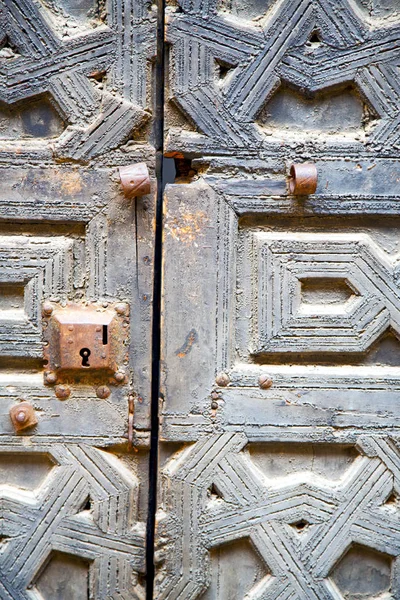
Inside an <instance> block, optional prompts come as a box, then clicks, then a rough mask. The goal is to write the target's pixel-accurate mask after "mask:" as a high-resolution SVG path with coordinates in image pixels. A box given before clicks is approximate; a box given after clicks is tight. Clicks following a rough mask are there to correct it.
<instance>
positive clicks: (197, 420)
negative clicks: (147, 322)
mask: <svg viewBox="0 0 400 600" xmlns="http://www.w3.org/2000/svg"><path fill="white" fill-rule="evenodd" d="M249 4H250V5H251V6H249ZM389 4H390V3H386V4H385V3H383V2H370V3H360V4H356V3H355V2H350V1H347V0H341V1H340V2H331V1H330V0H304V1H298V2H297V1H296V2H292V1H290V2H289V1H281V2H269V3H263V4H262V6H261V5H260V3H257V2H251V3H247V2H246V3H244V2H218V3H216V2H191V1H188V2H186V1H184V0H182V2H179V8H173V7H170V9H169V17H168V24H167V41H168V45H169V68H168V81H167V86H168V90H169V96H168V99H167V104H166V118H167V128H166V142H165V143H166V149H167V154H168V155H170V156H175V157H176V156H178V158H177V160H176V163H177V167H178V179H177V181H176V183H175V184H173V185H169V186H167V188H166V192H165V223H164V269H163V309H162V310H163V332H162V357H161V359H162V363H161V364H162V370H161V374H162V404H161V415H162V416H161V426H160V437H161V442H160V446H161V456H162V458H163V459H162V461H161V462H160V499H159V508H160V512H159V519H158V544H159V559H160V562H159V565H158V592H157V594H158V595H157V597H158V598H168V599H171V600H172V599H177V598H181V599H182V600H183V599H185V600H186V599H188V598H215V599H217V598H218V599H219V600H222V599H226V600H228V599H229V600H233V599H234V598H235V599H236V598H237V599H239V598H244V597H245V598H263V599H267V598H268V599H270V600H275V599H277V598H279V599H283V598H287V599H289V598H290V599H292V600H294V599H295V598H296V599H297V598H298V599H299V600H300V599H303V598H310V599H311V598H312V599H315V600H321V599H341V598H348V599H356V598H361V597H363V598H375V597H378V596H381V595H382V597H388V598H397V597H398V596H399V594H400V591H399V589H398V585H399V584H398V574H397V571H398V556H399V553H400V548H399V526H398V519H397V510H398V494H399V492H400V488H399V485H400V480H399V471H398V466H399V464H400V463H399V459H400V438H399V433H400V431H399V428H398V425H399V416H400V413H399V397H400V396H399V373H400V371H399V348H400V345H399V339H400V338H399V335H400V330H399V325H398V320H397V310H398V308H399V285H398V277H397V264H398V252H399V247H398V227H399V224H400V223H399V221H398V201H399V193H398V188H397V180H398V177H399V167H398V160H397V156H398V146H397V139H398V135H399V125H398V114H397V113H398V111H397V109H396V108H394V104H393V102H395V98H397V94H398V84H397V75H396V73H397V68H398V53H397V50H396V42H395V40H397V39H398V37H399V35H400V28H399V17H398V10H397V8H396V6H395V5H394V4H396V3H394V4H393V3H392V4H390V5H389ZM178 115H179V116H178ZM303 162H312V163H315V165H316V168H317V172H318V185H317V189H316V193H315V194H311V195H306V196H304V195H303V196H296V195H293V194H291V193H290V192H289V187H288V176H289V172H290V166H291V164H293V163H303Z"/></svg>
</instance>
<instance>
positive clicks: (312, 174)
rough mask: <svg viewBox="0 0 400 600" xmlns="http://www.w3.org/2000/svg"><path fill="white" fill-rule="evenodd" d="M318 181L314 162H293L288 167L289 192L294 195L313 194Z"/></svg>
mask: <svg viewBox="0 0 400 600" xmlns="http://www.w3.org/2000/svg"><path fill="white" fill-rule="evenodd" d="M317 183H318V172H317V167H316V166H315V164H314V163H299V164H293V165H291V167H290V177H289V192H290V193H291V194H293V195H295V196H308V195H309V194H315V192H316V190H317Z"/></svg>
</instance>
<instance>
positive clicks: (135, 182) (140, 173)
mask: <svg viewBox="0 0 400 600" xmlns="http://www.w3.org/2000/svg"><path fill="white" fill-rule="evenodd" d="M119 176H120V179H121V184H122V189H123V191H124V195H125V197H126V198H134V197H135V196H145V195H146V194H150V174H149V170H148V168H147V165H146V163H136V164H134V165H127V166H124V167H119Z"/></svg>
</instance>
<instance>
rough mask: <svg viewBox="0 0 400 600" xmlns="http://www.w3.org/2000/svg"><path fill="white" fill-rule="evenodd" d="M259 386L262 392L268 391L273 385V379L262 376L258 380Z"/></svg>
mask: <svg viewBox="0 0 400 600" xmlns="http://www.w3.org/2000/svg"><path fill="white" fill-rule="evenodd" d="M258 385H259V386H260V388H261V389H262V390H268V388H270V387H271V385H272V379H271V378H270V377H268V375H261V376H260V377H259V378H258Z"/></svg>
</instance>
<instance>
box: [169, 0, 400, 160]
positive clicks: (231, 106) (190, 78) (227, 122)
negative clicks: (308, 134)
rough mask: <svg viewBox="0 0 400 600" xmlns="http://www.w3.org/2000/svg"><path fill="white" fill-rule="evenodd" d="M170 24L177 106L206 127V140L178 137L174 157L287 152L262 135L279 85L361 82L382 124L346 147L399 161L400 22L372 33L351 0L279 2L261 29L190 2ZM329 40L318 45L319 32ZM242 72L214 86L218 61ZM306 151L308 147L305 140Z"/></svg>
mask: <svg viewBox="0 0 400 600" xmlns="http://www.w3.org/2000/svg"><path fill="white" fill-rule="evenodd" d="M181 7H182V11H183V12H178V13H177V14H176V15H174V16H172V17H171V18H170V21H169V25H168V31H167V35H168V40H169V41H170V43H171V44H172V60H171V73H172V74H171V81H170V84H171V99H172V100H173V101H174V102H175V103H176V104H177V105H178V106H179V107H180V108H181V110H182V111H183V112H184V113H186V114H187V115H188V116H189V117H190V119H191V120H192V121H193V122H194V123H195V124H196V126H197V127H198V130H199V133H198V134H188V133H187V132H185V131H179V130H175V129H172V130H171V131H170V133H169V137H168V138H167V147H168V151H171V152H172V151H174V150H175V151H180V152H182V151H186V152H187V153H191V154H194V153H195V154H203V155H204V154H227V153H228V154H230V153H232V152H239V151H247V152H250V153H257V152H260V151H263V152H267V153H276V152H279V151H280V149H281V148H280V139H279V132H276V133H275V134H274V135H273V136H272V137H266V136H264V135H263V133H262V132H261V131H259V130H258V129H257V128H256V126H255V121H256V119H257V116H258V114H259V112H260V110H261V109H262V108H263V106H264V105H265V103H266V102H267V100H268V99H269V98H270V97H271V95H272V94H273V93H274V91H275V90H276V88H277V87H278V86H279V85H280V83H281V82H285V83H287V84H289V85H292V86H297V87H299V88H301V89H303V90H307V91H308V92H310V93H311V92H317V91H321V90H329V89H330V88H332V87H333V86H337V85H343V84H348V83H349V82H354V83H355V84H356V85H357V86H358V88H359V89H360V92H361V95H362V96H363V97H364V98H365V99H367V101H368V103H369V104H370V106H371V109H372V111H373V112H374V113H375V115H376V116H377V117H378V122H376V123H375V122H374V124H373V126H372V127H370V128H368V129H366V141H365V143H362V142H361V141H357V140H347V141H344V144H345V147H346V153H356V154H360V153H362V152H364V151H367V152H368V153H371V152H373V153H375V154H376V153H379V154H383V155H396V154H397V153H398V147H397V146H398V136H399V133H400V130H399V120H398V115H397V109H396V108H395V107H396V106H398V96H399V86H398V83H397V80H398V77H397V62H398V56H397V49H396V48H397V44H398V41H399V39H400V38H399V36H400V29H399V26H398V24H397V23H394V24H393V23H390V25H387V26H386V27H385V26H383V25H382V26H381V27H379V26H378V25H375V26H374V27H373V28H372V27H371V26H370V24H369V23H367V22H366V21H365V20H363V15H362V13H361V12H360V11H357V10H355V7H354V5H353V4H352V3H350V2H348V1H347V0H341V1H340V2H339V3H338V2H332V1H330V0H296V1H293V2H277V3H275V5H274V7H273V9H272V10H271V11H269V12H268V13H267V16H266V17H264V18H261V19H260V20H258V21H253V22H252V21H250V20H249V21H247V22H246V21H244V20H243V19H242V20H241V21H238V20H233V19H231V18H229V16H227V14H226V12H225V13H222V12H221V13H218V12H217V8H216V2H204V3H202V2H199V3H197V2H182V3H181ZM316 28H318V32H319V35H320V38H321V42H320V43H318V44H314V45H313V44H310V42H309V38H310V36H311V35H312V33H313V32H314V31H315V29H316ZM214 60H219V61H226V62H228V63H230V64H234V65H237V67H236V68H235V71H234V73H233V75H232V77H230V78H229V80H227V81H226V83H225V84H224V85H222V86H221V85H220V86H219V87H218V86H216V84H215V81H214V75H213V68H212V67H213V61H214ZM324 142H325V143H324V144H320V143H319V141H318V140H317V139H314V140H310V141H309V142H307V147H308V148H309V150H311V151H315V152H322V153H326V152H332V153H334V154H336V153H337V148H335V145H334V144H332V143H331V142H329V140H324ZM297 145H298V150H301V149H302V148H304V142H303V141H302V140H299V141H298V143H297Z"/></svg>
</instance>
